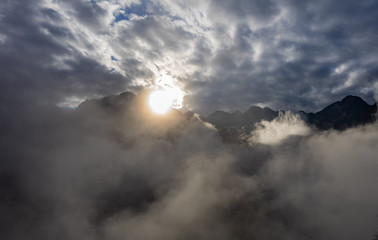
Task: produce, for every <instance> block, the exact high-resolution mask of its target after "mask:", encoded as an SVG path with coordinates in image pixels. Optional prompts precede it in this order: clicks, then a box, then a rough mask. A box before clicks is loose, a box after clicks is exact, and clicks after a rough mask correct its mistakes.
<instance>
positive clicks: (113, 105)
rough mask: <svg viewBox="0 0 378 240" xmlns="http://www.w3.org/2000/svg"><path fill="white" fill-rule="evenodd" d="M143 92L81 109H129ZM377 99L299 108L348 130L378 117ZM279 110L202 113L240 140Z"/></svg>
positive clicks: (326, 125)
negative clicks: (370, 103)
mask: <svg viewBox="0 0 378 240" xmlns="http://www.w3.org/2000/svg"><path fill="white" fill-rule="evenodd" d="M138 96H139V95H135V94H134V93H132V92H124V93H121V94H119V95H111V96H106V97H103V98H100V99H92V100H86V101H85V102H83V103H81V104H80V105H79V106H78V108H77V112H80V113H83V114H88V115H90V112H91V111H98V110H100V111H102V112H104V114H106V115H113V114H117V113H120V112H124V111H126V112H127V111H128V109H129V107H130V104H132V102H135V100H136V99H137V98H138ZM376 112H377V103H375V104H372V105H369V104H368V103H366V102H365V101H364V100H362V99H361V98H360V97H357V96H350V95H349V96H346V97H345V98H343V99H342V100H341V101H337V102H334V103H332V104H330V105H328V106H327V107H325V108H324V109H322V110H321V111H319V112H316V113H311V112H310V113H306V112H304V111H299V112H298V114H299V115H300V116H301V117H302V119H303V120H304V121H306V122H307V123H308V124H309V125H310V126H313V127H314V128H316V129H318V130H329V129H335V130H340V131H342V130H345V129H348V128H350V127H356V126H359V125H363V124H368V123H371V122H374V121H375V113H376ZM171 114H174V115H176V116H178V115H180V116H182V117H183V116H184V117H185V118H186V119H189V118H191V117H192V116H193V115H194V113H192V112H187V113H180V112H179V111H177V110H173V111H171ZM278 115H279V111H274V110H272V109H270V108H268V107H265V108H261V107H258V106H251V107H250V108H249V109H248V110H247V111H246V112H244V113H242V112H240V111H236V112H234V113H228V112H224V111H215V112H213V113H211V114H210V115H208V116H207V117H201V119H202V120H203V121H205V122H208V123H211V124H212V125H214V126H215V127H216V128H217V129H218V133H219V135H220V136H221V137H222V139H223V140H224V141H226V142H232V143H236V142H240V136H241V135H243V134H244V133H249V132H251V131H252V130H254V129H255V127H256V124H257V123H259V122H261V121H262V120H265V121H272V120H273V119H275V118H276V117H278Z"/></svg>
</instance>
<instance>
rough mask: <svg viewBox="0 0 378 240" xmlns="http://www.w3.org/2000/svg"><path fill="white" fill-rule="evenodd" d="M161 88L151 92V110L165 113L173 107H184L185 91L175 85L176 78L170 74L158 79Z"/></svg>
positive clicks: (149, 101) (149, 102)
mask: <svg viewBox="0 0 378 240" xmlns="http://www.w3.org/2000/svg"><path fill="white" fill-rule="evenodd" d="M158 87H159V90H155V91H153V92H151V94H150V96H149V100H148V104H149V106H150V108H151V110H152V111H153V112H155V113H157V114H164V113H166V112H168V111H169V109H171V108H176V109H179V108H181V107H182V102H183V98H184V92H183V91H182V90H181V89H180V88H178V87H177V86H175V85H174V80H173V78H172V77H170V76H168V75H163V76H161V77H160V78H159V79H158Z"/></svg>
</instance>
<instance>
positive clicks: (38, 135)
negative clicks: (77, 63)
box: [0, 94, 378, 240]
mask: <svg viewBox="0 0 378 240" xmlns="http://www.w3.org/2000/svg"><path fill="white" fill-rule="evenodd" d="M115 99H117V98H113V97H108V98H106V99H105V100H103V101H102V102H101V103H98V102H97V103H96V102H93V101H92V102H86V103H85V104H83V105H81V106H80V107H79V109H78V110H76V111H75V112H72V111H69V112H67V111H63V110H61V109H59V108H56V107H51V108H46V107H36V108H33V107H29V108H25V109H22V108H19V109H17V110H16V111H13V113H12V115H9V116H8V119H7V118H1V119H2V126H4V127H5V129H7V131H4V134H2V135H1V138H0V141H1V145H2V146H3V147H4V148H3V149H2V151H1V155H2V156H1V159H2V161H1V167H0V169H1V170H0V171H1V172H0V176H1V185H0V191H1V194H0V196H1V198H0V210H1V213H2V214H1V216H0V223H1V225H2V226H3V228H2V230H1V231H0V235H1V236H2V237H3V238H6V239H11V240H13V239H25V238H32V239H52V238H54V239H125V238H126V239H192V238H197V239H302V240H303V239H332V238H334V239H369V238H370V237H371V236H372V235H373V234H374V233H375V232H376V231H377V230H378V228H377V224H378V222H377V221H378V220H377V218H376V214H377V212H378V209H377V205H376V203H377V202H378V192H377V189H376V182H377V181H378V177H377V174H376V169H377V167H378V162H377V161H376V156H377V154H378V152H377V149H378V137H377V134H376V132H377V130H378V129H377V125H376V124H372V125H368V126H365V127H361V128H355V129H349V130H347V131H345V132H333V131H328V132H321V133H318V132H313V133H312V134H311V135H307V136H297V137H294V138H293V137H291V138H286V139H283V138H282V139H281V141H280V142H272V143H273V144H270V143H271V142H269V141H268V142H264V143H265V144H254V145H252V146H244V145H239V146H234V145H224V144H223V143H222V142H221V140H220V138H219V137H218V136H217V134H216V130H215V129H214V128H213V127H211V126H209V125H208V124H205V123H203V122H201V121H200V120H199V119H198V118H196V117H195V116H194V117H193V118H187V117H186V116H184V115H182V114H180V113H178V112H176V111H172V112H171V113H170V114H168V115H166V116H157V115H153V114H152V113H151V112H150V111H149V110H148V109H147V108H146V105H147V103H146V102H145V101H146V96H144V95H143V94H142V95H139V96H137V97H134V95H132V94H124V95H122V101H118V102H117V101H116V100H115ZM6 119H7V120H6ZM293 120H295V117H293V116H290V117H286V118H281V119H280V120H275V121H273V122H271V123H263V124H265V125H266V126H267V127H268V126H269V124H270V125H274V126H276V125H277V126H286V128H288V129H287V130H290V129H291V128H292V127H294V129H297V128H295V126H296V125H298V124H299V125H301V126H302V124H303V123H302V122H298V121H293ZM289 123H290V124H289ZM295 123H297V124H295ZM275 129H276V128H275ZM256 131H259V134H260V135H259V136H261V137H262V139H268V138H270V137H271V136H270V131H261V129H257V130H256ZM289 132H290V131H289ZM295 133H298V132H297V131H295ZM253 134H254V133H252V135H253ZM264 134H268V136H264Z"/></svg>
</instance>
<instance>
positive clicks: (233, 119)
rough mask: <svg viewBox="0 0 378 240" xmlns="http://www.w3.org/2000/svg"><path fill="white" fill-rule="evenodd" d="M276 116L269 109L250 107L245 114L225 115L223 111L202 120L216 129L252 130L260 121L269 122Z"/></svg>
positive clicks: (276, 113)
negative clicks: (245, 128)
mask: <svg viewBox="0 0 378 240" xmlns="http://www.w3.org/2000/svg"><path fill="white" fill-rule="evenodd" d="M277 116H278V112H276V111H273V110H272V109H270V108H260V107H257V106H252V107H250V108H249V109H248V110H247V111H246V112H245V113H241V112H239V111H236V112H234V113H227V112H224V111H215V112H214V113H212V114H210V115H209V116H207V117H203V118H202V119H203V120H204V121H206V122H209V123H211V124H213V125H214V126H215V127H216V128H217V129H224V128H240V127H248V128H253V127H254V126H255V124H256V123H258V122H260V121H261V120H267V121H271V120H273V119H274V118H276V117H277Z"/></svg>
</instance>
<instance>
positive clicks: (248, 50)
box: [0, 0, 378, 115]
mask: <svg viewBox="0 0 378 240" xmlns="http://www.w3.org/2000/svg"><path fill="white" fill-rule="evenodd" d="M0 19H1V21H0V62H1V64H0V73H1V90H0V91H1V93H0V95H1V98H2V100H1V101H2V102H7V103H9V104H11V102H13V103H14V104H16V102H17V103H18V104H22V103H25V102H27V103H35V104H37V105H38V104H54V105H59V106H63V107H75V106H77V105H78V104H79V103H80V102H82V101H84V100H85V99H88V98H98V97H101V96H106V95H110V94H118V93H121V92H124V91H133V92H139V91H140V90H141V89H154V88H158V87H159V84H161V78H165V77H167V76H168V77H169V78H170V79H172V83H173V84H174V85H175V86H176V87H178V88H180V89H181V90H183V92H184V93H185V97H184V103H183V105H184V109H185V110H192V111H195V112H198V113H201V114H205V115H206V114H209V113H211V112H212V111H214V110H217V109H220V110H226V111H236V110H241V111H245V110H246V109H247V108H248V107H249V106H250V105H259V106H268V107H271V108H273V109H292V110H299V109H302V110H305V111H318V110H320V109H321V108H323V107H325V106H326V105H327V104H329V103H331V102H333V101H336V100H340V99H342V98H343V97H344V96H346V95H358V96H360V97H362V98H363V99H365V100H366V101H367V102H369V103H370V104H372V103H373V102H375V101H374V91H375V86H377V85H376V84H377V76H378V68H377V65H376V62H377V57H378V49H377V41H378V29H377V27H376V20H377V19H378V2H377V1H375V0H362V1H352V0H347V1H342V2H340V1H329V0H319V1H316V2H314V1H296V0H284V1H274V0H267V1H262V0H253V1H252V0H251V1H243V0H237V1H224V0H213V1H196V0H190V1H180V0H179V1H149V0H142V1H138V0H122V1H121V0H110V1H97V0H91V1H70V0H69V1H49V0H33V1H10V0H4V1H1V3H0Z"/></svg>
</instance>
